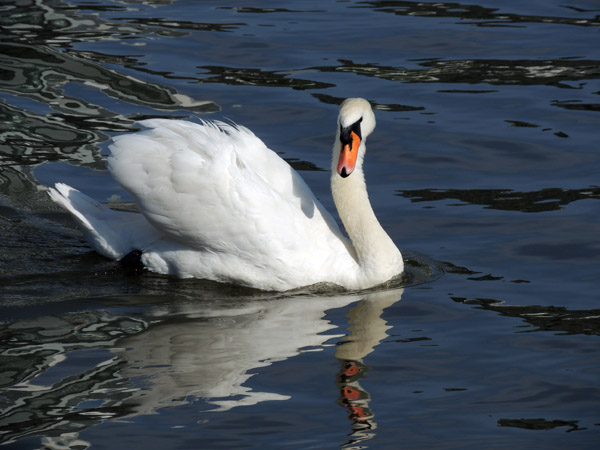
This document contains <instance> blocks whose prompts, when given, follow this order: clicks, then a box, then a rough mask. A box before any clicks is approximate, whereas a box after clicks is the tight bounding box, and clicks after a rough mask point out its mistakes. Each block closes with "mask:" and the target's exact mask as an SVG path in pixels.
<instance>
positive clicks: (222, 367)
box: [118, 289, 403, 415]
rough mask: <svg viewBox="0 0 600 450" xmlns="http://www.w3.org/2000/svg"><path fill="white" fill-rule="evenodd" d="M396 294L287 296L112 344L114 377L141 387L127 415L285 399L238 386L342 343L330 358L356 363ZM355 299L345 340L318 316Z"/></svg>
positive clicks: (185, 314)
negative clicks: (203, 403)
mask: <svg viewBox="0 0 600 450" xmlns="http://www.w3.org/2000/svg"><path fill="white" fill-rule="evenodd" d="M402 291H403V290H402V289H396V290H390V291H382V292H375V293H369V294H366V295H340V296H332V297H306V298H302V297H290V298H284V299H276V300H269V301H253V302H251V303H247V304H244V305H242V306H238V307H236V308H226V307H223V308H219V309H198V308H197V307H189V309H188V310H187V311H180V312H179V314H178V316H177V318H176V320H168V321H165V322H163V323H160V324H158V325H156V326H152V327H150V328H149V329H148V330H146V331H144V332H142V333H140V334H137V335H134V336H130V337H127V338H125V339H124V340H123V341H121V342H119V345H120V346H122V348H123V350H121V351H118V355H119V357H120V358H121V359H123V360H124V361H125V362H126V365H125V367H124V368H123V369H122V370H121V371H120V373H121V375H122V376H124V377H126V378H128V379H136V378H143V379H146V380H147V385H146V386H145V387H144V388H143V389H140V390H139V391H138V392H137V393H136V395H135V404H136V406H135V407H134V411H135V412H134V413H133V414H134V415H137V414H150V413H153V412H155V411H157V410H158V409H160V408H164V407H172V406H175V405H179V404H183V403H187V400H186V398H187V397H190V396H193V397H196V398H204V399H207V401H208V402H209V403H211V404H213V405H215V406H216V408H215V409H214V411H226V410H229V409H231V408H233V407H236V406H243V405H254V404H256V403H258V402H262V401H267V400H286V399H288V398H289V396H287V395H283V394H279V393H273V392H257V391H253V390H252V388H250V387H248V386H246V385H245V383H246V381H247V380H248V379H249V378H250V377H251V376H253V375H254V374H255V373H256V372H255V371H254V369H257V368H260V367H265V366H268V365H270V364H272V363H274V362H277V361H283V360H286V359H288V358H291V357H294V356H296V355H298V354H300V353H303V352H305V351H319V350H322V349H323V348H324V347H326V346H329V345H335V343H334V342H332V341H331V340H332V339H333V338H342V340H343V341H344V344H343V345H339V346H338V347H337V349H336V352H335V356H336V358H338V359H341V360H348V361H357V362H362V358H364V357H365V356H366V355H367V354H369V353H371V352H372V351H373V349H374V348H375V347H376V346H377V344H379V342H380V341H381V340H382V339H384V338H385V337H386V336H387V334H386V330H387V329H388V328H389V327H388V326H387V325H386V322H385V321H384V320H383V319H382V318H381V313H382V312H383V309H384V308H385V307H387V306H389V305H391V304H393V303H395V302H397V301H399V300H400V297H401V296H402ZM357 301H360V302H359V303H358V304H357V305H356V306H354V307H353V308H352V309H351V310H350V312H349V315H348V317H349V323H350V327H349V329H348V330H349V332H350V334H349V335H348V336H344V335H343V334H333V333H332V332H334V330H335V329H336V328H337V327H336V326H335V325H334V324H332V323H331V322H329V321H328V320H327V319H326V318H325V315H326V311H327V310H330V309H334V308H341V307H344V306H347V305H349V304H351V303H354V302H357Z"/></svg>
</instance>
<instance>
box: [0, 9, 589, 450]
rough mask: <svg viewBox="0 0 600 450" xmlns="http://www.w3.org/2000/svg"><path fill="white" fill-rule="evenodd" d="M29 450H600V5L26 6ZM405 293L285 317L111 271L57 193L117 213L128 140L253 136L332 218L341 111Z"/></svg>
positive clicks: (8, 289)
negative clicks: (161, 125) (111, 158)
mask: <svg viewBox="0 0 600 450" xmlns="http://www.w3.org/2000/svg"><path fill="white" fill-rule="evenodd" d="M0 10H1V14H0V115H1V117H2V121H1V123H0V135H1V138H0V242H1V244H0V292H1V293H2V297H1V300H0V336H1V338H0V367H1V368H2V369H0V443H3V444H5V447H6V448H15V449H16V448H44V449H46V448H47V449H50V448H59V447H60V448H73V449H74V448H79V449H81V448H110V449H115V448H116V449H119V448H131V447H134V448H137V447H142V446H144V447H146V448H157V449H158V448H335V447H342V448H348V449H350V448H373V449H387V448H398V447H399V446H402V447H407V448H461V449H463V448H482V447H486V448H528V447H533V446H535V447H544V448H597V446H598V443H599V442H600V439H599V438H600V428H599V427H600V425H599V424H600V416H599V413H598V411H599V410H598V405H599V404H600V388H599V386H600V365H599V363H598V361H599V351H598V349H599V346H598V335H599V334H600V321H599V319H598V317H600V304H599V298H598V288H599V286H600V264H599V263H600V256H599V255H600V241H599V238H598V235H599V233H598V232H599V230H600V214H599V205H600V204H599V203H598V200H599V198H600V187H599V185H600V182H599V178H598V174H599V173H600V156H599V153H598V151H599V150H598V130H600V115H599V114H600V98H599V97H598V96H599V94H600V82H599V78H600V46H598V45H597V42H598V36H599V34H598V33H599V26H600V20H599V19H598V17H599V14H600V7H599V6H598V4H597V2H595V1H593V0H580V1H576V0H567V1H563V0H561V1H560V2H559V1H558V0H551V1H543V2H542V1H530V2H527V3H526V4H523V3H522V2H516V1H505V2H498V1H497V0H477V1H475V2H471V3H468V4H467V3H465V4H463V3H443V2H441V3H440V2H411V1H376V2H369V1H339V2H334V1H328V2H316V1H315V2H313V1H307V2H279V3H278V5H277V6H276V7H273V6H272V5H268V4H265V3H260V2H235V1H231V2H228V3H218V4H217V5H215V4H214V3H210V2H199V1H185V0H172V1H169V0H155V1H151V0H145V1H134V0H122V1H109V0H99V1H86V2H83V1H59V0H55V1H53V0H45V1H41V0H28V1H16V0H14V1H13V0H6V1H4V2H3V3H2V6H0ZM352 96H361V97H365V98H367V99H369V101H371V103H372V104H373V106H374V108H375V110H376V116H377V121H378V126H377V129H376V131H375V133H374V134H373V135H372V136H371V137H370V138H369V145H368V148H369V151H368V155H367V159H366V169H365V170H366V175H367V181H368V186H369V193H370V197H371V200H372V202H373V206H374V209H375V210H376V213H377V214H378V217H379V218H380V220H381V222H382V224H383V225H384V227H385V228H386V229H387V230H388V232H389V234H390V236H391V237H392V238H393V240H394V241H395V242H396V244H397V245H398V246H399V248H401V249H402V251H403V254H404V255H405V258H406V259H407V266H408V276H407V278H406V280H405V283H404V284H405V286H396V287H395V288H393V289H387V290H376V291H372V292H366V293H348V294H344V293H341V292H339V293H328V294H327V293H315V292H313V291H307V290H301V291H298V292H293V293H283V294H274V293H263V292H256V291H251V290H244V289H239V288H236V287H234V286H223V285H219V284H216V283H210V282H206V281H202V280H176V279H171V278H168V277H161V276H156V275H153V274H149V273H144V274H135V273H129V272H127V271H124V270H123V269H122V268H121V267H119V266H118V265H116V264H114V263H112V262H110V261H107V260H105V259H104V258H102V257H100V256H98V255H96V254H95V253H94V252H92V251H91V249H90V248H89V247H88V246H87V244H85V242H84V241H83V240H82V237H81V234H80V233H79V231H78V230H77V229H76V228H75V226H74V223H73V221H72V220H71V219H70V218H69V217H68V216H67V215H66V214H65V213H64V212H62V211H61V210H59V209H58V208H57V207H56V206H54V205H53V204H51V202H50V200H49V199H48V197H47V195H46V193H45V191H44V186H48V185H51V184H53V183H55V182H58V181H62V182H66V183H68V184H70V185H72V186H74V187H76V188H78V189H81V190H82V191H84V192H86V193H88V194H89V195H91V196H92V197H94V198H96V199H97V200H99V201H102V202H107V203H109V204H111V205H112V206H113V207H117V208H122V207H129V206H130V205H129V203H128V202H130V200H131V199H130V198H129V197H128V195H127V194H126V193H125V192H124V191H123V190H122V189H121V188H120V187H119V186H118V185H117V184H116V183H115V182H114V181H113V180H112V178H111V177H110V175H109V174H108V172H107V171H106V168H105V163H104V161H105V157H106V154H107V146H108V143H109V141H110V138H111V137H112V136H114V135H116V134H120V133H126V132H132V131H135V130H137V129H139V126H138V125H136V121H137V120H140V119H144V118H149V117H174V118H185V119H189V120H199V119H206V118H209V119H211V118H212V119H230V120H233V121H235V122H238V123H241V124H243V125H245V126H247V127H249V128H251V129H252V130H253V131H254V132H255V133H256V134H257V135H258V136H259V137H260V138H261V139H263V140H264V141H265V143H266V144H267V145H268V146H269V147H270V148H272V149H274V150H276V151H278V152H279V153H280V154H281V156H282V157H284V158H285V159H286V160H288V161H289V162H290V163H291V164H292V165H293V166H294V167H296V168H297V169H298V170H300V171H301V174H302V176H303V177H304V178H305V179H306V181H307V182H308V184H309V185H310V187H311V188H312V189H313V191H314V192H315V193H316V195H317V197H319V198H320V200H321V201H322V202H323V203H324V205H325V206H326V207H327V208H328V209H330V210H332V209H333V203H332V200H331V197H330V194H329V187H328V178H329V173H328V168H329V166H330V148H331V144H332V141H333V137H334V133H335V127H336V124H335V117H336V115H337V107H338V106H337V105H338V104H339V103H340V102H341V101H342V100H343V99H344V98H346V97H352Z"/></svg>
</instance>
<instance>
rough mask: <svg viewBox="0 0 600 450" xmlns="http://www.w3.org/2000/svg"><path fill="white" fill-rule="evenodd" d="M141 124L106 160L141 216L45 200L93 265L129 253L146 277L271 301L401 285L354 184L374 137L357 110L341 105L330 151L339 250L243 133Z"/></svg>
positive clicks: (361, 108)
mask: <svg viewBox="0 0 600 450" xmlns="http://www.w3.org/2000/svg"><path fill="white" fill-rule="evenodd" d="M141 123H142V124H143V125H144V126H146V127H148V128H149V130H146V131H144V132H141V133H136V134H130V135H124V136H118V137H116V138H115V139H114V144H113V145H112V146H111V156H110V157H109V159H108V167H109V169H110V171H111V173H112V175H113V176H114V178H115V179H116V180H117V181H118V182H119V183H120V184H121V185H122V186H123V187H124V188H125V189H126V190H127V191H129V192H130V193H131V195H132V196H133V197H134V199H135V200H136V202H137V206H138V209H139V211H140V212H141V214H138V213H128V212H118V211H113V210H110V209H109V208H107V207H105V206H103V205H100V204H99V203H97V202H95V201H94V200H92V199H90V198H89V197H87V196H85V195H84V194H82V193H80V192H79V191H77V190H75V189H72V188H70V187H69V186H66V185H64V184H57V185H56V186H55V188H54V189H50V196H51V198H52V199H53V200H54V201H55V202H57V203H58V204H60V205H61V206H63V207H64V208H65V209H67V210H68V211H70V212H71V213H72V214H73V216H74V217H75V218H76V220H77V221H78V223H79V225H80V226H81V228H82V230H83V232H84V235H85V237H86V239H87V240H88V242H89V243H90V244H91V245H92V246H93V247H94V248H95V249H96V251H98V252H99V253H100V254H102V255H104V256H107V257H109V258H112V259H121V258H123V257H124V256H125V255H127V254H128V253H130V252H132V251H134V250H138V251H141V253H142V254H141V262H142V263H143V264H144V266H145V267H146V268H147V269H149V270H151V271H153V272H157V273H161V274H170V275H176V276H178V277H181V278H189V277H195V278H204V279H210V280H215V281H219V282H227V283H234V284H240V285H245V286H251V287H255V288H259V289H265V290H279V291H283V290H288V289H293V288H297V287H302V286H308V285H311V284H315V283H320V282H326V283H333V284H337V285H340V286H342V287H344V288H347V289H362V288H368V287H371V286H375V285H377V284H380V283H383V282H385V281H387V280H389V279H390V278H392V277H394V276H395V275H398V274H400V273H402V271H403V269H404V264H403V261H402V256H401V254H400V252H399V250H398V249H397V248H396V246H395V245H394V243H393V242H392V240H391V239H390V237H389V236H388V235H387V234H386V232H385V231H384V230H383V228H382V227H381V225H380V224H379V222H378V221H377V218H376V217H375V214H374V213H373V210H372V208H371V204H370V203H369V199H368V195H367V191H366V186H365V179H364V175H363V172H362V161H363V156H364V152H365V139H366V137H367V135H368V134H370V133H371V131H372V130H373V129H374V127H375V117H374V115H373V112H372V110H371V107H370V105H369V104H368V102H367V101H365V100H362V99H348V100H346V101H345V102H344V103H343V104H342V106H341V108H340V116H339V121H338V132H337V135H336V140H335V144H334V150H333V170H332V175H331V188H332V194H333V197H334V201H335V203H336V206H337V208H338V211H339V214H340V218H341V219H342V222H343V223H344V227H345V228H346V231H347V232H348V235H349V236H350V239H351V241H349V240H348V239H347V238H346V237H344V235H343V234H342V233H341V231H340V230H339V228H338V226H337V225H336V223H335V221H334V219H333V218H332V216H331V215H330V214H329V213H328V212H327V211H326V210H325V209H324V207H323V206H322V205H321V203H320V202H319V201H318V200H317V199H316V198H315V196H314V195H313V193H312V192H311V190H310V189H309V187H308V186H307V185H306V183H305V182H304V180H303V179H302V178H301V177H300V175H298V173H297V172H296V171H295V170H294V169H292V168H291V167H290V166H289V165H288V164H287V163H286V162H285V161H284V160H283V159H281V158H280V157H279V156H278V155H277V154H276V153H275V152H273V151H271V150H269V149H268V148H267V147H266V146H265V145H264V143H263V142H262V141H261V140H260V139H258V138H257V137H256V136H255V135H254V134H252V132H250V131H249V130H247V129H246V128H243V127H239V126H234V125H229V124H224V123H211V122H204V123H202V124H195V123H191V122H185V121H179V120H162V119H152V120H146V121H143V122H141ZM340 144H341V145H340ZM357 147H358V148H357ZM348 155H349V156H348ZM350 174H352V175H350Z"/></svg>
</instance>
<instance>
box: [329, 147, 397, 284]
mask: <svg viewBox="0 0 600 450" xmlns="http://www.w3.org/2000/svg"><path fill="white" fill-rule="evenodd" d="M336 145H337V144H336ZM361 145H362V144H361ZM338 153H339V152H338ZM335 154H336V152H334V155H335ZM335 159H336V158H335V157H334V161H333V167H332V173H331V193H332V195H333V201H334V202H335V206H336V207H337V210H338V214H339V216H340V219H341V220H342V222H343V224H344V228H345V229H346V233H348V236H349V237H350V240H351V241H352V245H353V246H354V249H355V250H356V254H357V256H358V263H359V266H360V267H361V270H362V272H363V273H364V275H365V276H366V277H368V278H373V279H379V278H382V279H381V281H380V282H384V281H387V280H388V279H390V278H391V277H393V276H394V275H397V274H398V273H400V272H402V270H403V262H402V256H401V255H400V251H399V250H398V248H397V247H396V245H395V244H394V242H393V241H392V239H391V238H390V237H389V236H388V234H387V233H386V232H385V230H384V229H383V228H382V226H381V224H380V223H379V221H378V220H377V217H375V213H374V212H373V208H372V206H371V202H370V201H369V195H368V193H367V186H366V183H365V177H364V173H363V170H362V164H361V163H362V161H360V162H359V164H357V166H356V168H355V170H354V172H353V173H352V174H351V175H350V176H348V177H347V178H342V177H341V176H339V175H338V174H337V172H336V164H337V161H335Z"/></svg>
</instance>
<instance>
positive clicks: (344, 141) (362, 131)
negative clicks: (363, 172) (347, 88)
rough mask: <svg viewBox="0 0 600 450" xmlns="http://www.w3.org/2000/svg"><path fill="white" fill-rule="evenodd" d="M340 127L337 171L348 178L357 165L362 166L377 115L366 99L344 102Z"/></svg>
mask: <svg viewBox="0 0 600 450" xmlns="http://www.w3.org/2000/svg"><path fill="white" fill-rule="evenodd" d="M338 125H339V133H338V141H336V146H339V156H338V155H337V154H336V156H337V168H336V171H337V173H338V175H340V176H341V177H342V178H346V177H347V176H349V175H350V174H351V173H352V172H353V171H354V169H355V168H356V166H357V165H358V166H360V165H361V164H362V160H363V157H364V153H365V149H366V147H365V144H364V143H365V140H366V139H367V136H368V135H369V134H371V132H372V131H373V130H374V129H375V114H373V110H372V109H371V105H370V103H369V102H368V101H366V100H365V99H364V98H348V99H346V100H344V102H343V103H342V105H341V106H340V115H339V117H338ZM336 153H337V152H336ZM334 163H335V160H334Z"/></svg>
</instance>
